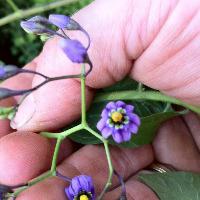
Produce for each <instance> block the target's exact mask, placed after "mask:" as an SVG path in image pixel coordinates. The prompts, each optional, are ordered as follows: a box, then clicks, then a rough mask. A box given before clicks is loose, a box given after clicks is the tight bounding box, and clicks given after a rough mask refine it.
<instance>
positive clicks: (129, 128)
mask: <svg viewBox="0 0 200 200" xmlns="http://www.w3.org/2000/svg"><path fill="white" fill-rule="evenodd" d="M133 110H134V107H133V106H132V105H127V104H126V103H124V102H123V101H117V102H113V101H112V102H109V103H108V104H107V105H106V107H105V108H104V109H103V111H102V113H101V120H100V121H99V122H98V123H97V129H98V130H99V131H100V132H101V134H102V136H103V137H104V138H106V139H107V138H108V137H110V136H111V135H112V137H113V139H114V141H115V142H117V143H122V142H127V141H129V140H130V139H131V136H132V134H136V133H137V132H138V128H139V126H140V118H139V116H138V115H136V114H135V113H133Z"/></svg>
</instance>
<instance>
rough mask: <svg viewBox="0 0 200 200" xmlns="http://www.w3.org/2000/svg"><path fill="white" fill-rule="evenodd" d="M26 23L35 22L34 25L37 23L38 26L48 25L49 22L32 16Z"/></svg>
mask: <svg viewBox="0 0 200 200" xmlns="http://www.w3.org/2000/svg"><path fill="white" fill-rule="evenodd" d="M27 21H31V22H35V23H39V24H43V25H45V24H50V21H49V20H48V19H47V18H46V17H42V16H39V15H37V16H34V17H32V18H30V19H29V20H27Z"/></svg>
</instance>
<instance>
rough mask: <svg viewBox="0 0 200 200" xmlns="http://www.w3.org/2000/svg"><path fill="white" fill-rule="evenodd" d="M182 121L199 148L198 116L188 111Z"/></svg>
mask: <svg viewBox="0 0 200 200" xmlns="http://www.w3.org/2000/svg"><path fill="white" fill-rule="evenodd" d="M184 121H185V123H186V124H187V125H188V128H189V130H190V133H191V134H192V136H193V138H194V141H195V143H196V145H197V147H198V148H199V150H200V134H199V130H200V118H199V116H198V115H196V114H194V113H189V114H187V115H185V116H184Z"/></svg>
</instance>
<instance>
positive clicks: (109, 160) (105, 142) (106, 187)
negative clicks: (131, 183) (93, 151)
mask: <svg viewBox="0 0 200 200" xmlns="http://www.w3.org/2000/svg"><path fill="white" fill-rule="evenodd" d="M85 130H87V131H88V132H90V133H91V134H92V135H94V136H95V137H97V138H98V139H100V140H101V141H102V142H103V144H104V148H105V152H106V158H107V161H108V167H109V174H108V179H107V182H106V185H105V187H104V189H103V191H102V192H101V194H100V195H99V197H98V200H101V199H102V198H103V196H104V194H105V193H106V192H107V191H108V189H109V188H110V186H111V185H112V177H113V171H114V170H113V164H112V160H111V155H110V150H109V145H108V141H107V140H105V139H104V138H103V137H102V136H100V135H99V134H98V133H96V132H95V131H94V130H92V129H91V128H90V127H88V126H87V127H85Z"/></svg>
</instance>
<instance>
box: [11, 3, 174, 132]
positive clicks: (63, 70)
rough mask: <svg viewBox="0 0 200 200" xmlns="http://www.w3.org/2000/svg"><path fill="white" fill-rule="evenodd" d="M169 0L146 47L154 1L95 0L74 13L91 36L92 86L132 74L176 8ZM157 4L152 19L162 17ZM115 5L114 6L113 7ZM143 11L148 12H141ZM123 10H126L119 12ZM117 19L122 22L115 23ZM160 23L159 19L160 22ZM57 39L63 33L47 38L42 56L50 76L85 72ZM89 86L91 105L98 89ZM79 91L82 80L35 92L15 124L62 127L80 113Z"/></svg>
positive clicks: (40, 62) (40, 68)
mask: <svg viewBox="0 0 200 200" xmlns="http://www.w3.org/2000/svg"><path fill="white" fill-rule="evenodd" d="M148 2H149V1H148ZM167 2H169V3H165V4H164V5H163V8H162V9H163V10H162V13H163V16H162V19H161V20H160V26H156V27H153V28H152V27H150V30H149V33H148V36H147V37H148V38H145V40H146V43H145V46H144V47H143V44H142V42H141V38H140V35H141V34H144V33H143V32H144V30H146V29H145V28H146V23H147V20H148V16H147V14H146V13H148V11H149V9H150V3H147V4H146V1H145V0H144V1H142V2H140V1H136V2H134V3H133V1H129V0H126V1H120V0H117V1H116V0H115V1H114V0H111V1H103V0H102V1H95V2H93V3H92V4H90V5H89V6H88V7H86V8H84V9H82V10H81V11H80V12H78V13H77V14H76V15H75V16H74V18H75V19H77V20H78V21H79V22H80V24H81V25H82V26H83V27H84V28H85V29H86V30H87V31H88V32H89V34H90V35H91V40H92V43H91V48H90V49H89V56H90V58H91V60H92V62H93V65H94V69H93V71H92V73H91V74H90V75H89V76H88V78H87V85H88V86H89V87H90V88H101V87H105V86H109V85H111V84H113V83H115V82H116V81H118V80H121V79H123V78H124V77H125V76H126V75H128V73H129V72H130V70H131V68H132V66H133V60H135V59H137V58H138V57H139V56H140V55H141V54H142V52H143V51H144V49H145V48H147V47H148V46H149V45H150V43H151V41H152V39H153V38H154V37H155V36H156V34H155V32H157V31H159V29H160V28H161V26H162V24H163V23H164V22H165V19H166V18H167V14H168V13H169V12H171V10H170V9H169V8H171V7H172V8H173V7H174V4H173V5H172V3H171V1H167ZM113 5H114V6H113ZM144 5H145V8H144ZM153 5H154V8H155V12H153V11H152V15H153V14H155V16H154V15H153V16H154V17H153V16H152V18H153V19H155V18H158V17H159V13H160V12H159V11H160V10H159V7H157V6H156V3H155V2H153ZM110 7H112V10H110V9H109V8H110ZM130 8H131V9H130ZM141 10H142V11H143V12H138V11H141ZM169 10H170V11H169ZM118 13H121V14H120V15H118ZM133 13H134V14H133ZM136 16H137V17H136ZM116 18H117V21H118V23H115V22H116ZM91 19H95V20H91ZM144 21H145V22H144ZM142 24H144V30H143V29H141V25H142ZM158 24H159V23H156V25H158ZM129 25H130V26H129ZM154 29H155V30H156V31H154ZM138 34H139V35H138ZM75 35H76V36H77V37H78V38H79V39H80V40H82V36H81V35H77V34H75V33H73V36H75ZM142 39H143V38H142ZM58 41H59V39H58V38H54V39H51V40H49V41H48V42H47V43H46V45H45V46H44V49H43V51H42V53H41V54H40V56H39V58H38V62H37V70H38V71H39V72H41V73H44V74H46V75H49V76H58V75H63V74H72V73H75V72H77V70H79V71H80V66H78V65H74V64H72V63H71V62H70V61H69V60H68V59H67V57H66V55H65V54H64V53H63V52H62V51H61V49H60V48H59V46H58ZM55 58H56V59H55ZM142 74H143V73H142ZM40 82H41V80H40V78H34V81H33V85H37V84H38V83H40ZM89 87H88V89H87V98H88V99H87V104H88V105H89V104H90V102H91V99H92V94H93V92H92V91H91V89H89ZM79 94H80V83H79V82H77V81H74V80H65V81H58V82H54V83H51V84H48V85H47V86H44V87H42V88H41V89H40V90H38V91H36V92H34V93H33V95H32V98H29V101H28V100H27V101H26V102H24V104H23V105H22V106H21V108H20V109H19V112H18V113H17V115H16V118H15V119H14V121H13V124H12V127H13V128H16V129H20V130H29V131H30V130H32V131H33V130H34V131H39V130H44V129H57V128H60V127H63V126H65V125H66V124H68V123H70V122H72V121H73V120H75V119H77V118H78V117H79V116H80V95H79ZM44 97H45V98H44ZM31 99H32V100H31ZM46 99H48V102H47V101H46ZM33 107H35V109H34V108H33ZM34 110H35V111H34ZM38 111H39V112H38ZM50 111H51V112H50ZM30 116H31V117H30ZM27 118H28V119H27ZM29 119H30V120H29ZM55 122H56V123H55Z"/></svg>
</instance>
